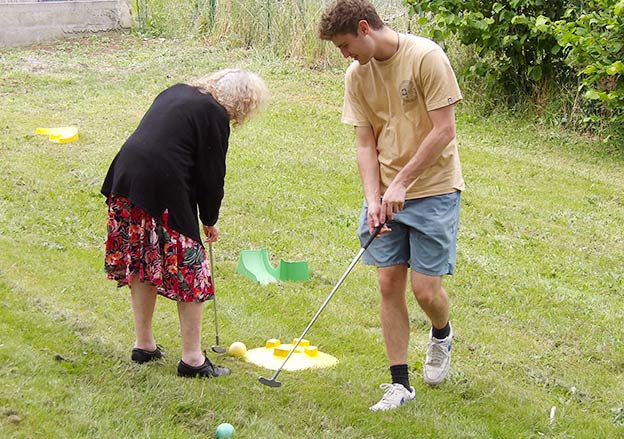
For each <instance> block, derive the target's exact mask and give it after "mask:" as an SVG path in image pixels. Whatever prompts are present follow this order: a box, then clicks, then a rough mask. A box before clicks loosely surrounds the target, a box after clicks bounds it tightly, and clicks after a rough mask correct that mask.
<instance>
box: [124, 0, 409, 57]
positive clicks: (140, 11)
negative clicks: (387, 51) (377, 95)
mask: <svg viewBox="0 0 624 439" xmlns="http://www.w3.org/2000/svg"><path fill="white" fill-rule="evenodd" d="M377 3H378V10H379V13H380V15H381V16H382V18H383V19H384V20H385V21H386V22H387V23H388V24H389V25H391V26H392V27H393V28H395V29H397V30H399V31H408V30H411V28H412V27H413V26H414V23H413V22H412V21H411V19H410V17H409V16H408V14H407V8H405V7H404V6H403V4H402V3H401V2H400V1H398V0H390V1H382V2H377ZM326 4H327V2H325V1H323V0H221V1H219V0H135V1H134V17H135V30H136V31H137V32H138V33H141V34H145V35H149V36H161V37H177V38H183V37H189V36H192V37H200V38H204V39H205V40H206V41H207V42H208V43H210V44H213V45H217V44H224V45H226V46H228V47H230V48H245V49H249V48H262V49H263V50H266V49H269V50H270V51H272V52H273V53H274V54H275V55H277V56H279V57H285V58H294V59H301V60H303V61H304V62H305V63H306V64H307V65H313V66H320V67H326V66H330V65H337V64H339V63H340V53H339V52H337V51H336V50H335V49H334V48H333V47H331V45H329V44H327V43H326V42H324V41H320V40H319V39H318V38H317V37H316V24H317V23H318V20H319V17H320V15H321V13H322V12H323V9H324V8H325V6H326Z"/></svg>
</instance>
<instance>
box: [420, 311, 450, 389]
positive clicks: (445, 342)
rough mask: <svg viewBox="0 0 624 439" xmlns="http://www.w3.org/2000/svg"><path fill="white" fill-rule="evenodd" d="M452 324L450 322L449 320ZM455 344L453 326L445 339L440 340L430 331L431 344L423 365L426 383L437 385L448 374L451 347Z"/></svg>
mask: <svg viewBox="0 0 624 439" xmlns="http://www.w3.org/2000/svg"><path fill="white" fill-rule="evenodd" d="M449 325H450V322H449ZM452 346H453V328H452V327H451V333H450V334H449V335H448V337H446V338H445V339H442V340H438V339H437V338H435V337H433V336H432V335H431V332H429V346H428V347H427V356H426V357H425V364H424V365H423V375H424V376H425V383H427V384H429V385H430V386H437V385H438V384H440V383H441V382H442V381H444V378H446V375H447V374H448V371H449V369H450V367H451V347H452Z"/></svg>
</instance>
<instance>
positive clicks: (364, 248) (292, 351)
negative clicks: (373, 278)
mask: <svg viewBox="0 0 624 439" xmlns="http://www.w3.org/2000/svg"><path fill="white" fill-rule="evenodd" d="M382 227H383V224H380V225H379V226H377V228H375V230H374V231H373V233H372V234H371V236H370V238H369V239H368V241H367V242H366V244H364V246H363V247H362V248H361V249H360V251H359V252H358V253H357V255H355V257H354V258H353V261H351V264H349V267H348V268H347V269H346V271H345V272H344V274H343V275H342V277H341V278H340V279H339V280H338V282H337V283H336V285H335V286H334V288H333V289H332V291H331V293H329V295H328V296H327V298H326V299H325V301H324V302H323V304H322V305H321V307H320V308H319V310H318V311H317V312H316V314H315V315H314V317H313V318H312V320H310V323H308V326H307V327H306V328H305V329H304V330H303V332H302V333H301V336H300V337H299V338H298V339H297V342H296V343H295V345H294V346H293V347H292V349H291V350H290V352H289V353H288V355H287V356H286V359H285V360H284V361H283V362H282V364H281V365H280V367H279V368H278V369H277V370H276V371H275V373H274V374H273V377H272V378H271V381H274V380H275V379H276V378H277V376H278V375H279V374H280V372H281V371H282V368H283V367H284V365H285V364H286V363H287V362H288V360H289V358H290V357H291V356H292V354H293V353H294V352H295V350H296V349H297V347H298V346H299V343H301V340H303V337H305V335H306V334H307V333H308V331H309V330H310V328H311V327H312V325H313V324H314V322H316V319H318V317H319V316H320V315H321V313H322V312H323V310H324V309H325V307H326V306H327V304H328V303H329V301H330V300H331V298H332V297H334V294H335V293H336V291H337V290H338V288H339V287H340V285H342V282H344V280H345V279H346V277H347V276H348V275H349V273H351V270H353V267H355V264H357V262H358V261H359V260H360V258H361V257H362V254H364V252H365V251H366V249H367V248H368V246H369V245H370V244H371V242H373V239H375V237H376V236H377V235H378V234H379V232H380V231H381V229H382Z"/></svg>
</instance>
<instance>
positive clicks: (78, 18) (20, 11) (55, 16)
mask: <svg viewBox="0 0 624 439" xmlns="http://www.w3.org/2000/svg"><path fill="white" fill-rule="evenodd" d="M130 1H131V0H68V1H41V2H28V1H24V0H18V1H16V0H0V47H1V46H20V45H28V44H33V43H40V42H43V41H49V40H54V39H59V38H64V37H66V36H69V35H71V34H76V33H81V32H101V31H110V30H116V29H122V28H129V27H130V25H131V22H132V16H131V5H130Z"/></svg>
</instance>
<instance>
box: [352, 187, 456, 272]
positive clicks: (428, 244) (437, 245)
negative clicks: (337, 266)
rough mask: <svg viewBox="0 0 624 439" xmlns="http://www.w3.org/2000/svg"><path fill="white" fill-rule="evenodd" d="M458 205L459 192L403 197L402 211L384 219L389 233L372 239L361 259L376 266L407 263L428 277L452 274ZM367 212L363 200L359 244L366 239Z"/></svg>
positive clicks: (368, 236)
mask: <svg viewBox="0 0 624 439" xmlns="http://www.w3.org/2000/svg"><path fill="white" fill-rule="evenodd" d="M460 204H461V192H459V191H457V192H453V193H450V194H444V195H435V196H431V197H426V198H418V199H415V200H407V201H406V202H405V206H404V208H403V210H401V211H399V212H397V213H395V214H394V218H393V220H392V221H389V222H388V227H390V229H392V232H390V233H386V234H384V235H381V236H379V237H377V238H376V239H374V240H373V242H372V243H371V245H370V246H369V247H368V249H367V250H366V251H365V252H364V254H363V255H362V261H363V262H364V263H365V264H367V265H375V266H377V267H389V266H392V265H399V264H408V265H409V267H410V268H411V269H412V270H414V271H416V272H418V273H422V274H426V275H429V276H442V275H444V274H453V272H454V271H455V259H456V255H457V229H458V227H459V209H460ZM367 213H368V207H367V205H366V201H365V202H364V206H363V207H362V213H361V214H360V225H359V228H358V234H359V237H360V243H361V245H364V244H365V243H366V241H367V240H368V239H369V238H370V233H369V231H368V221H367Z"/></svg>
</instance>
